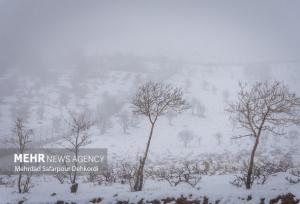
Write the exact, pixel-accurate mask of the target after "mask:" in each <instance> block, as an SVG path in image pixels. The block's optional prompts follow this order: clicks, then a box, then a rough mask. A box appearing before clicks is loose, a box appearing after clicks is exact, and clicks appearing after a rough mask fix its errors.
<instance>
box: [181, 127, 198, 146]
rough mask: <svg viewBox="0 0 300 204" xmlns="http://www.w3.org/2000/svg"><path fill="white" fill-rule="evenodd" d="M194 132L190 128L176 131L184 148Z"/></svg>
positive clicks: (193, 135) (192, 137)
mask: <svg viewBox="0 0 300 204" xmlns="http://www.w3.org/2000/svg"><path fill="white" fill-rule="evenodd" d="M194 137H195V134H194V133H193V132H192V131H190V130H182V131H180V132H179V133H178V138H179V139H180V140H181V141H182V142H183V145H184V147H185V148H187V146H188V144H189V143H191V141H192V140H193V139H194Z"/></svg>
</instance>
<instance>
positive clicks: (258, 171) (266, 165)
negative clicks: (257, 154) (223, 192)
mask: <svg viewBox="0 0 300 204" xmlns="http://www.w3.org/2000/svg"><path fill="white" fill-rule="evenodd" d="M290 167H291V164H290V163H289V162H286V161H284V160H280V161H279V162H277V161H276V162H275V161H268V160H265V159H260V160H259V161H257V162H256V165H255V166H254V168H253V174H252V177H251V185H252V184H253V183H256V184H265V182H266V181H267V179H268V178H269V176H271V175H273V174H276V173H279V172H285V171H286V170H287V169H289V168H290ZM247 169H248V166H247V163H246V162H244V164H243V166H242V168H241V169H240V171H239V173H238V174H236V175H235V179H234V180H233V181H232V182H231V183H232V184H233V185H235V186H238V187H241V186H243V185H245V184H246V182H247Z"/></svg>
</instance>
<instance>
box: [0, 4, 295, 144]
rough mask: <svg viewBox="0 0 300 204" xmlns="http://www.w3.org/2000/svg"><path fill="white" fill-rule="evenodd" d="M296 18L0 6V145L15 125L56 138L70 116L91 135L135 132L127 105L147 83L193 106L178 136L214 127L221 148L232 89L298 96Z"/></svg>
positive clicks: (280, 13)
mask: <svg viewBox="0 0 300 204" xmlns="http://www.w3.org/2000/svg"><path fill="white" fill-rule="evenodd" d="M299 9H300V2H299V1H294V0H291V1H279V0H278V1H277V0H272V1H247V2H245V1H243V2H241V1H226V2H219V1H192V0H191V1H188V2H187V1H93V0H89V1H81V0H77V1H73V0H62V1H58V0H57V1H48V0H45V1H37V0H27V1H14V0H13V1H11V0H0V70H1V75H0V95H1V98H0V108H1V109H0V110H1V111H0V126H1V129H2V130H3V131H1V136H2V137H3V138H6V137H9V135H10V134H11V126H12V124H13V121H14V119H15V118H16V117H23V118H26V120H27V121H28V122H29V123H30V124H31V127H34V128H35V129H36V134H35V135H36V137H38V138H59V137H60V135H61V134H62V133H63V124H64V116H65V115H66V114H67V113H66V112H67V111H68V110H76V109H78V108H83V109H86V110H88V111H89V112H90V113H91V115H92V117H95V118H97V124H98V128H99V131H98V130H97V131H96V133H95V135H106V134H117V135H118V134H123V133H122V131H121V130H120V131H119V130H118V128H116V127H118V126H121V125H118V124H119V123H120V120H121V121H123V120H130V121H131V123H130V125H128V126H132V127H143V126H138V125H137V124H135V123H138V122H137V121H140V119H136V118H134V117H135V116H132V115H131V109H130V99H131V97H132V95H133V94H134V92H135V90H136V88H137V86H138V85H141V84H142V83H143V82H145V81H148V80H154V81H163V82H168V83H171V84H174V85H176V86H179V87H182V88H184V91H185V94H186V95H187V97H188V101H189V102H190V103H192V104H193V105H194V107H193V109H192V110H191V113H189V114H192V115H195V114H196V115H197V116H198V117H199V118H200V119H197V120H195V119H194V118H191V117H189V120H187V121H192V122H191V123H192V124H183V128H182V129H188V128H189V126H193V125H195V127H198V124H201V123H202V122H204V123H208V124H214V125H215V124H217V125H219V124H222V125H220V127H219V128H218V131H217V132H211V133H209V134H211V135H216V134H218V133H220V132H223V131H224V129H226V131H227V130H228V132H227V133H223V134H224V135H227V137H228V138H230V135H231V134H232V132H231V131H232V130H231V129H230V128H229V127H230V124H226V125H227V127H224V126H226V125H225V123H224V121H227V118H226V116H223V115H224V107H225V106H226V103H227V102H228V101H229V100H233V99H234V98H235V96H236V91H237V84H238V82H239V81H245V82H248V83H253V82H256V81H262V80H279V81H283V82H284V83H285V84H287V85H288V86H289V87H290V89H292V91H293V92H296V93H299V89H298V87H299V85H300V82H299V81H300V80H299V77H300V69H299V64H300V61H299V59H300V58H299V53H300V39H299V36H300V26H299V22H298V20H299V19H300V18H299V17H300V12H298V11H299ZM216 107H217V108H216ZM216 110H217V111H216ZM195 112H196V113H195ZM220 114H221V115H222V116H221V115H220ZM215 116H217V117H215ZM170 117H173V116H170ZM174 117H175V116H174ZM198 120H199V121H200V122H199V121H198ZM201 120H202V122H201ZM121 123H122V122H121ZM223 123H224V124H223ZM170 124H171V123H170ZM123 125H124V124H123ZM202 125H203V126H206V125H204V124H202ZM190 128H191V127H190ZM212 129H214V127H212ZM108 130H110V131H115V132H114V133H112V132H109V131H108ZM118 131H119V132H118ZM176 131H181V130H180V129H179V130H176ZM197 131H199V130H197V128H196V129H195V132H197ZM211 131H213V130H211ZM226 131H224V132H226ZM128 132H130V131H128ZM135 134H137V133H135V131H133V132H132V135H135ZM168 134H169V133H168ZM174 134H177V133H174ZM140 142H141V143H143V142H144V141H143V138H142V139H141V140H140ZM109 143H110V141H108V142H107V143H105V142H104V143H103V145H104V146H105V145H108V144H109Z"/></svg>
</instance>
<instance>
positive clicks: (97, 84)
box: [0, 60, 300, 203]
mask: <svg viewBox="0 0 300 204" xmlns="http://www.w3.org/2000/svg"><path fill="white" fill-rule="evenodd" d="M142 62H143V63H142V64H141V66H143V67H144V70H143V71H136V70H129V71H128V70H123V69H121V68H119V67H122V66H123V64H122V63H120V64H118V63H115V64H113V65H110V63H109V62H108V63H107V64H105V66H108V65H110V66H112V67H111V68H109V69H107V70H105V71H103V70H101V69H100V68H99V67H96V68H93V69H87V70H81V71H78V69H77V68H76V66H75V65H72V66H68V67H69V68H67V69H66V68H65V69H58V68H57V69H49V71H48V72H47V73H46V74H44V73H42V74H41V75H36V76H34V75H30V74H28V75H26V74H24V73H19V71H17V70H9V71H7V73H4V74H2V75H1V77H0V85H1V87H2V89H9V91H8V90H7V91H3V92H2V93H3V96H1V99H0V108H1V109H0V110H1V112H0V129H1V133H0V136H1V138H2V140H3V141H6V140H9V137H11V128H12V126H13V120H14V118H15V117H16V116H17V115H19V114H21V116H23V117H25V118H26V121H27V124H28V126H29V127H31V128H33V129H34V132H35V134H34V138H33V140H34V141H36V142H38V141H47V142H48V144H47V145H48V146H54V147H59V146H60V145H61V144H62V143H63V140H62V139H60V138H61V137H62V136H63V135H64V133H65V132H66V131H67V125H66V124H65V120H67V118H68V111H69V110H71V111H78V110H79V109H85V110H89V111H90V115H91V117H92V118H95V119H98V120H97V121H98V122H97V124H96V126H95V127H93V128H92V129H91V131H90V134H91V141H92V142H91V144H89V145H88V147H96V148H98V147H99V148H107V149H108V162H109V163H110V164H115V163H118V162H119V161H121V160H125V161H129V162H133V163H134V162H136V158H137V156H139V155H141V154H142V152H143V151H144V148H145V145H146V141H147V136H148V132H149V124H148V121H147V119H146V118H143V116H139V117H137V116H134V115H132V113H131V110H132V108H131V104H130V100H131V97H132V95H133V94H134V93H135V90H136V88H137V87H138V85H141V84H143V83H144V82H146V81H149V80H153V81H162V82H165V83H171V84H172V85H174V86H177V87H181V88H183V90H184V94H185V97H186V99H187V100H188V101H189V102H190V103H191V105H192V109H190V110H188V111H186V112H184V113H183V114H180V115H177V116H176V117H174V118H173V119H172V121H171V122H170V121H169V120H168V117H167V116H163V117H161V118H159V120H158V123H157V126H156V128H155V130H154V135H153V139H152V141H151V147H150V152H149V158H148V165H152V164H153V165H157V164H159V163H164V162H166V163H168V162H170V161H183V160H195V159H199V158H203V155H206V154H218V155H222V154H232V155H238V154H240V153H241V152H246V154H247V152H249V151H250V149H251V147H252V141H251V139H249V138H243V139H240V140H232V139H231V138H232V137H233V136H236V135H238V134H239V133H240V131H241V130H239V129H237V128H235V124H233V123H232V122H231V121H230V120H229V117H228V115H227V114H226V113H225V111H224V109H225V107H226V105H227V104H228V103H229V102H231V101H234V100H235V99H236V93H237V90H238V86H237V85H238V82H239V81H242V82H247V83H250V84H251V83H253V82H255V81H259V80H265V79H269V80H279V81H282V82H283V83H285V84H286V85H287V86H288V87H289V88H290V89H291V91H293V92H295V93H297V94H298V95H300V90H299V87H300V76H297V75H295V74H294V73H298V72H294V71H295V70H296V69H297V67H298V66H299V64H296V63H286V64H278V63H277V64H276V63H275V64H263V65H257V64H254V65H243V64H241V65H239V64H238V65H234V64H231V65H230V64H229V65H226V64H224V65H218V64H209V65H207V64H198V63H186V62H173V61H167V62H157V61H147V60H146V61H142ZM124 66H125V65H124ZM126 66H127V67H128V64H126ZM249 66H254V67H256V68H255V69H252V71H251V70H250V71H249V68H248V67H249ZM266 66H267V68H266ZM129 67H130V66H129ZM174 67H175V68H176V67H178V68H176V69H174ZM45 75H46V76H45ZM42 76H43V77H42ZM12 80H13V82H12ZM3 87H4V88H3ZM193 112H194V113H193ZM120 113H124V114H126V116H127V117H128V120H130V125H129V127H128V129H127V130H126V133H125V132H123V129H122V123H121V122H120V117H119V116H120ZM101 117H104V118H105V119H106V121H105V122H103V121H102V122H101V120H99V119H101ZM102 123H105V126H106V127H105V129H104V130H103V128H102V127H101V124H102ZM101 128H102V129H101ZM183 130H189V131H191V132H193V135H194V137H193V139H192V141H191V142H190V143H189V144H188V146H187V147H184V145H183V142H182V141H180V139H179V138H178V134H179V132H180V131H183ZM287 132H288V134H287V136H285V137H284V136H283V137H281V138H274V137H273V136H271V135H266V137H265V138H264V139H263V141H262V144H261V145H260V146H259V149H258V152H259V153H261V154H263V155H264V156H266V155H267V156H269V157H270V159H272V154H271V153H272V152H274V151H275V152H279V151H280V154H281V155H285V154H287V153H290V151H291V150H294V151H293V153H292V155H291V156H292V157H293V162H294V163H295V165H296V166H297V165H300V160H299V156H300V151H299V149H300V137H299V132H300V130H299V127H290V128H289V129H287ZM292 132H294V133H296V136H298V137H296V139H295V138H294V140H292V139H290V138H289V136H290V135H291V134H292ZM218 137H219V138H220V141H218V139H217V138H218ZM54 138H55V141H53V140H54ZM2 144H4V143H2ZM273 155H274V154H273ZM277 155H278V154H277ZM244 159H247V157H245V158H244ZM240 162H242V161H240ZM237 163H238V162H237ZM232 178H233V175H232V174H225V175H213V176H208V175H204V176H203V178H202V180H201V181H200V183H199V184H198V185H197V188H192V187H190V186H186V185H184V184H182V185H178V186H176V187H170V186H169V185H168V184H167V183H164V182H158V181H154V180H151V179H147V181H146V185H145V189H144V190H143V191H142V192H140V193H133V192H130V189H129V186H128V185H125V184H124V185H122V184H112V185H109V186H104V185H94V184H92V183H80V186H79V192H78V193H77V194H75V195H74V194H71V193H69V185H68V184H59V182H58V181H57V180H56V179H54V178H51V177H38V178H34V187H33V188H32V189H31V191H30V193H27V194H18V193H17V192H16V186H12V187H8V186H6V185H0V201H1V202H0V203H7V202H8V203H15V202H16V201H17V200H20V199H22V198H23V197H24V198H26V200H27V201H26V203H43V202H50V203H51V202H55V201H57V200H60V199H62V200H68V201H74V202H77V203H87V202H88V201H89V200H90V199H91V198H93V197H102V198H104V201H103V203H113V201H116V200H127V199H129V200H130V201H131V202H136V201H138V200H139V199H140V198H145V199H147V200H151V199H152V200H153V199H155V198H163V197H167V196H174V197H175V196H180V195H181V194H184V195H189V194H193V197H195V198H197V197H200V196H207V197H209V198H210V199H212V200H217V199H221V201H222V202H221V203H244V202H246V201H243V200H241V199H239V198H245V197H247V196H248V195H250V194H251V195H252V197H253V199H252V200H251V201H249V202H247V203H258V201H259V200H260V198H273V197H276V196H277V195H279V194H283V193H287V192H292V193H293V194H295V195H296V196H297V197H298V198H299V197H300V190H299V189H300V184H295V185H291V184H289V183H288V182H287V181H286V180H285V173H278V174H277V175H274V176H271V178H270V179H268V181H267V182H266V184H264V185H255V186H254V187H253V189H252V190H245V189H244V188H237V187H235V186H233V185H231V184H230V181H232ZM52 193H56V195H55V196H51V194H52Z"/></svg>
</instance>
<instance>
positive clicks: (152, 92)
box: [132, 81, 188, 191]
mask: <svg viewBox="0 0 300 204" xmlns="http://www.w3.org/2000/svg"><path fill="white" fill-rule="evenodd" d="M132 104H133V106H134V110H133V112H134V113H136V114H141V115H145V116H146V117H147V118H148V120H149V122H150V134H149V138H148V142H147V145H146V150H145V153H144V156H143V157H142V158H140V161H139V167H138V169H137V172H136V174H135V178H134V186H133V190H134V191H141V190H142V188H143V178H144V176H143V175H144V166H145V162H146V159H147V155H148V151H149V147H150V142H151V138H152V135H153V130H154V126H155V124H156V122H157V119H158V118H159V117H160V116H161V115H164V114H166V113H168V112H169V111H174V112H177V113H180V112H182V111H184V110H185V109H187V108H188V106H187V103H186V101H185V100H184V99H183V92H182V89H180V88H173V87H172V86H171V85H165V84H162V83H155V82H151V81H150V82H148V83H146V84H144V85H143V86H141V87H139V88H138V90H137V93H136V95H135V96H134V98H133V100H132Z"/></svg>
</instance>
